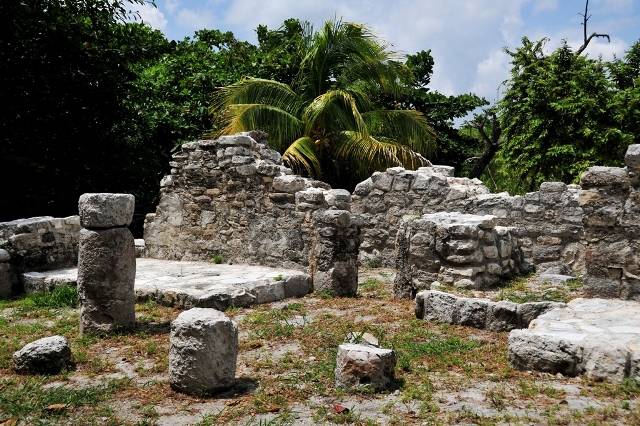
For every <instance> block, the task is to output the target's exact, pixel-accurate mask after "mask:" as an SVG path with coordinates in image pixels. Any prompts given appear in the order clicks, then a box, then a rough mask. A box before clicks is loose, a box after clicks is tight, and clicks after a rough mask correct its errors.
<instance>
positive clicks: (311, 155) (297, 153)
mask: <svg viewBox="0 0 640 426" xmlns="http://www.w3.org/2000/svg"><path fill="white" fill-rule="evenodd" d="M282 159H283V160H284V162H285V163H286V164H287V165H288V166H289V167H291V168H292V169H293V170H296V171H302V170H304V171H305V172H307V173H308V174H309V175H311V176H320V174H321V172H322V168H321V166H320V159H319V158H318V153H317V151H316V145H315V142H314V141H313V139H312V138H310V137H308V136H303V137H301V138H298V139H296V140H295V141H294V142H293V143H292V144H291V145H289V147H288V148H287V150H286V151H285V152H284V154H283V156H282Z"/></svg>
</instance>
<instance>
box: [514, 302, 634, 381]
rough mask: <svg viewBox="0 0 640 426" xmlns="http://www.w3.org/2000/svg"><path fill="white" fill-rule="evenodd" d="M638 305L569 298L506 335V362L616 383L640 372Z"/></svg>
mask: <svg viewBox="0 0 640 426" xmlns="http://www.w3.org/2000/svg"><path fill="white" fill-rule="evenodd" d="M639 330H640V303H638V302H631V301H622V300H612V299H574V300H572V301H571V302H569V303H568V304H567V305H566V306H564V307H559V308H555V309H551V310H549V311H547V312H546V313H544V314H542V315H540V316H539V317H538V318H536V319H535V320H534V321H532V322H531V324H530V325H529V328H527V329H521V330H514V331H512V332H511V333H510V334H509V342H508V350H509V361H510V362H511V364H512V365H513V366H514V367H516V368H519V369H523V370H540V371H546V372H550V373H562V374H565V375H569V376H573V375H577V374H585V375H586V376H587V377H590V378H592V379H595V380H607V381H612V382H621V381H622V380H624V379H625V378H626V377H634V378H638V372H640V356H639V355H640V354H639V350H638V348H640V331H639Z"/></svg>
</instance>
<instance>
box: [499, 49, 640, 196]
mask: <svg viewBox="0 0 640 426" xmlns="http://www.w3.org/2000/svg"><path fill="white" fill-rule="evenodd" d="M545 41H546V40H541V41H538V42H532V41H530V40H529V39H527V38H524V39H523V42H522V43H523V44H522V46H521V47H520V48H518V49H516V50H515V51H508V53H509V55H510V56H511V61H512V66H513V67H512V70H511V78H510V80H509V82H508V83H507V86H506V87H507V90H506V93H505V95H504V99H502V100H501V101H500V103H499V112H500V121H501V125H502V127H503V136H504V142H503V143H502V147H501V150H500V152H499V153H498V158H497V159H496V164H494V166H495V165H497V166H499V167H500V168H502V172H501V173H502V176H499V177H500V179H505V180H507V181H510V182H509V183H507V186H510V187H511V188H516V189H517V192H523V191H526V190H533V189H536V188H537V187H538V185H539V184H540V183H542V182H543V181H549V180H557V181H563V182H575V181H576V180H577V179H578V178H579V176H580V174H581V173H582V172H583V171H584V170H585V169H586V168H588V167H590V166H592V165H595V164H598V165H612V166H619V165H621V162H622V159H623V155H624V151H625V149H626V147H627V145H629V144H631V143H635V142H638V136H637V135H638V134H639V133H638V117H639V116H638V114H640V113H639V112H638V102H639V100H640V92H639V90H640V88H639V80H638V77H639V76H640V74H639V73H638V66H637V62H638V60H637V58H638V50H639V47H638V43H636V45H634V47H632V48H631V50H630V51H629V53H628V54H627V56H626V57H625V59H624V60H617V61H614V62H613V63H606V62H603V61H602V60H593V59H589V58H586V57H584V56H580V55H576V54H575V53H574V52H573V51H572V50H571V48H569V46H567V45H566V44H564V45H563V46H561V47H560V48H559V49H557V50H556V51H554V52H553V53H551V54H549V55H547V54H545V53H544V51H543V47H544V43H545ZM609 71H610V72H609Z"/></svg>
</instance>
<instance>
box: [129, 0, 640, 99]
mask: <svg viewBox="0 0 640 426" xmlns="http://www.w3.org/2000/svg"><path fill="white" fill-rule="evenodd" d="M156 5H157V8H153V7H152V6H150V5H147V6H145V7H142V8H140V15H141V17H142V19H143V20H144V21H145V22H146V23H148V24H149V25H151V26H153V27H155V28H158V29H160V30H162V31H163V32H164V33H165V34H166V35H167V37H169V38H172V39H182V38H184V37H186V36H189V35H191V34H193V32H194V31H195V30H198V29H200V28H205V27H206V28H217V29H220V30H225V31H226V30H228V31H232V32H233V33H234V34H235V35H236V37H237V38H239V39H242V40H248V41H255V39H256V37H255V28H256V26H257V25H258V24H267V25H268V26H270V27H278V26H279V25H280V24H281V23H282V21H283V20H284V19H286V18H289V17H295V18H299V19H301V20H308V21H310V22H312V23H313V24H314V25H315V26H318V25H320V24H321V23H322V22H323V21H324V20H326V19H329V18H333V17H335V16H337V17H342V18H344V19H345V20H350V21H357V22H361V23H365V24H367V25H369V26H370V27H371V28H372V29H373V30H374V32H375V33H376V34H378V35H379V36H380V37H381V38H383V39H385V40H386V41H387V42H389V43H391V44H392V45H393V48H394V50H396V51H398V52H400V53H413V52H415V51H418V50H421V49H431V50H432V53H433V56H434V58H435V63H436V66H435V71H434V76H433V82H432V84H431V86H432V87H433V88H434V89H437V90H440V91H441V92H443V93H446V94H457V93H465V92H470V91H471V92H475V93H478V94H479V95H482V96H484V97H486V98H487V99H488V100H490V101H494V100H496V98H497V96H498V88H499V86H500V82H502V81H503V80H505V78H506V77H507V74H508V70H509V63H508V57H507V56H506V54H505V53H504V52H503V49H504V47H515V46H518V45H519V42H520V39H521V37H522V36H524V35H527V36H529V37H530V38H536V39H537V38H541V37H549V38H550V41H549V43H548V48H549V49H552V48H554V47H556V46H557V45H558V44H560V43H561V41H562V40H563V39H566V40H567V41H568V42H569V44H571V45H572V46H579V45H580V44H581V43H582V27H581V26H580V23H581V18H580V17H579V16H578V13H580V12H582V11H583V9H584V0H394V1H387V0H369V1H365V0H156ZM590 13H591V14H592V15H593V17H592V18H591V21H590V22H589V32H592V31H597V32H606V33H609V34H610V35H611V43H606V41H604V40H600V39H598V40H595V41H593V42H592V44H591V45H590V47H589V49H588V50H587V53H588V54H589V55H590V56H592V57H597V56H599V55H602V56H603V57H604V58H611V57H612V56H613V55H617V56H620V55H622V54H624V51H625V50H626V49H627V48H628V47H629V46H630V45H631V44H632V43H633V42H634V41H636V40H638V39H639V38H640V0H591V2H590Z"/></svg>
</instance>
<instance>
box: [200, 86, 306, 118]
mask: <svg viewBox="0 0 640 426" xmlns="http://www.w3.org/2000/svg"><path fill="white" fill-rule="evenodd" d="M234 104H266V105H270V106H272V107H276V108H279V109H281V110H283V111H286V112H288V113H289V114H291V115H295V116H299V115H300V113H301V111H302V108H303V105H304V102H303V101H302V99H300V97H299V96H298V95H297V94H296V93H295V92H294V91H293V90H292V89H291V87H289V86H288V85H287V84H284V83H280V82H277V81H274V80H265V79H261V78H244V79H242V80H240V81H238V82H236V83H233V84H231V85H229V86H226V87H222V88H220V89H218V91H217V92H216V93H215V94H214V102H213V105H212V110H213V111H214V112H216V111H217V112H219V111H223V110H224V109H225V108H227V107H228V106H230V105H234Z"/></svg>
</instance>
